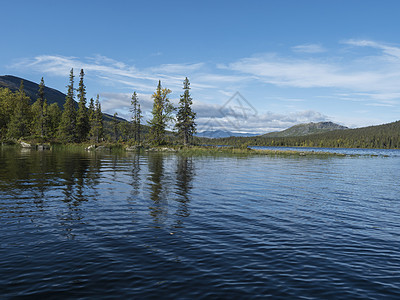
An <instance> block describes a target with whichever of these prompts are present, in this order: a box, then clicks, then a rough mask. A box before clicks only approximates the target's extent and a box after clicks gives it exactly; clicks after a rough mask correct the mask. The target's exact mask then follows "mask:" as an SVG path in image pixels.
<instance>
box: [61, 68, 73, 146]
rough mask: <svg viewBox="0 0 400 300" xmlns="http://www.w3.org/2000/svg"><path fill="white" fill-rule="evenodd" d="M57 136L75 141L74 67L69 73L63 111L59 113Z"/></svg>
mask: <svg viewBox="0 0 400 300" xmlns="http://www.w3.org/2000/svg"><path fill="white" fill-rule="evenodd" d="M59 137H60V139H61V140H63V141H64V142H69V143H71V142H75V141H76V109H75V102H74V69H71V72H70V75H69V85H68V92H67V97H66V98H65V103H64V111H63V113H62V115H61V121H60V127H59Z"/></svg>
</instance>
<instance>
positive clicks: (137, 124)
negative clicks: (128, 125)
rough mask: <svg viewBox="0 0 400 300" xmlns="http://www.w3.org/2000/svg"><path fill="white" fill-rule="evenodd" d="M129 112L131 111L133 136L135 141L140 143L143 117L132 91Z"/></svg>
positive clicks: (137, 100) (134, 93)
mask: <svg viewBox="0 0 400 300" xmlns="http://www.w3.org/2000/svg"><path fill="white" fill-rule="evenodd" d="M131 113H132V127H133V138H134V140H135V142H136V143H140V133H141V119H142V118H143V116H142V110H141V109H140V103H139V99H138V97H137V94H136V92H133V95H132V100H131Z"/></svg>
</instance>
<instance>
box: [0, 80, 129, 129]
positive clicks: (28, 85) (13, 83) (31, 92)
mask: <svg viewBox="0 0 400 300" xmlns="http://www.w3.org/2000/svg"><path fill="white" fill-rule="evenodd" d="M22 80H23V81H24V91H25V94H26V95H27V96H28V97H29V98H30V99H31V103H34V102H35V101H36V100H37V97H38V96H37V93H38V90H39V84H37V83H35V82H32V81H29V80H26V79H24V78H20V77H16V76H11V75H4V76H0V88H8V89H9V90H11V91H12V92H15V91H17V90H19V87H20V85H21V81H22ZM66 96H67V95H66V94H64V93H62V92H60V91H58V90H56V89H52V88H49V87H47V86H45V88H44V97H45V98H46V99H47V103H48V104H52V103H57V104H58V106H59V107H60V108H61V109H63V107H64V102H65V97H66ZM75 103H76V107H78V103H77V102H76V101H75ZM103 115H104V118H105V119H106V120H111V119H112V117H113V116H111V115H109V114H106V113H103ZM117 119H119V120H120V121H126V120H124V119H122V118H119V117H117Z"/></svg>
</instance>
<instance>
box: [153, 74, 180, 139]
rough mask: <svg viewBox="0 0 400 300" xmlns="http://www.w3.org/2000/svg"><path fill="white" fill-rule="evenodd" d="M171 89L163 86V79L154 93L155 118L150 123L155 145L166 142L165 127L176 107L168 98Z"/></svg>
mask: <svg viewBox="0 0 400 300" xmlns="http://www.w3.org/2000/svg"><path fill="white" fill-rule="evenodd" d="M170 93H171V90H169V89H166V88H162V86H161V81H158V86H157V90H156V91H155V92H154V94H153V95H152V98H153V99H154V103H153V110H152V114H153V118H152V119H151V120H150V121H148V124H149V125H150V140H151V142H152V143H153V144H154V145H161V144H163V143H165V129H166V127H167V124H168V122H169V121H171V120H172V119H173V118H172V116H171V114H172V112H173V111H174V107H173V106H172V104H171V102H170V101H169V99H168V95H169V94H170Z"/></svg>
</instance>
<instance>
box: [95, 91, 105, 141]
mask: <svg viewBox="0 0 400 300" xmlns="http://www.w3.org/2000/svg"><path fill="white" fill-rule="evenodd" d="M103 133H104V131H103V113H102V112H101V104H100V100H99V95H97V98H96V103H95V137H96V142H97V143H98V142H99V141H100V140H101V139H103Z"/></svg>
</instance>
